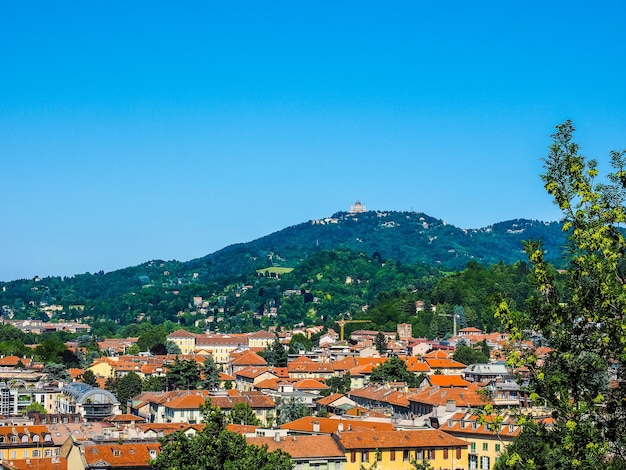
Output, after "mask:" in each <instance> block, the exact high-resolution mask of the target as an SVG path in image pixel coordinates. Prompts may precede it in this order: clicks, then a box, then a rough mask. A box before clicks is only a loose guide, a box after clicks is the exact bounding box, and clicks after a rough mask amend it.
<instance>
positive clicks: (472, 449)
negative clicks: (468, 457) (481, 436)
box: [470, 442, 476, 452]
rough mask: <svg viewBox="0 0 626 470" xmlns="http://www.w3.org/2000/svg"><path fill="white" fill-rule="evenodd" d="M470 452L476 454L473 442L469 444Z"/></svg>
mask: <svg viewBox="0 0 626 470" xmlns="http://www.w3.org/2000/svg"><path fill="white" fill-rule="evenodd" d="M470 452H476V443H475V442H472V443H470Z"/></svg>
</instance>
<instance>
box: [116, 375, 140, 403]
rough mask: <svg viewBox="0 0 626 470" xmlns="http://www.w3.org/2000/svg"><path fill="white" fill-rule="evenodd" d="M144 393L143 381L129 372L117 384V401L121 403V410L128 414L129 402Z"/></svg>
mask: <svg viewBox="0 0 626 470" xmlns="http://www.w3.org/2000/svg"><path fill="white" fill-rule="evenodd" d="M141 391H142V381H141V377H139V376H138V375H137V374H136V373H134V372H132V371H131V372H129V373H128V374H126V375H125V376H124V377H122V378H120V379H119V381H118V383H117V391H116V395H117V399H118V400H119V401H120V408H121V409H122V412H123V413H126V407H127V402H128V400H129V399H131V398H132V397H134V396H135V395H139V394H140V393H141Z"/></svg>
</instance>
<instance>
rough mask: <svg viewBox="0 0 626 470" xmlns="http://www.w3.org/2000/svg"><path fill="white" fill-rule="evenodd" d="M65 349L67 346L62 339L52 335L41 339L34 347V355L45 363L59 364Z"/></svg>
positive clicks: (61, 361)
mask: <svg viewBox="0 0 626 470" xmlns="http://www.w3.org/2000/svg"><path fill="white" fill-rule="evenodd" d="M66 350H67V348H66V347H65V344H64V343H63V341H61V340H60V339H59V338H58V337H57V336H52V337H49V338H48V339H45V340H43V341H42V342H41V344H39V346H37V347H36V348H35V357H37V358H38V359H39V360H40V361H42V362H45V363H48V362H55V363H57V364H61V363H63V359H62V356H63V352H64V351H66Z"/></svg>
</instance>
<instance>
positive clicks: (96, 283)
mask: <svg viewBox="0 0 626 470" xmlns="http://www.w3.org/2000/svg"><path fill="white" fill-rule="evenodd" d="M527 239H541V240H543V242H544V247H545V249H546V254H547V258H548V259H549V260H551V261H553V262H554V263H555V264H556V265H557V266H558V265H560V264H561V261H562V259H563V254H562V250H561V247H562V246H563V244H564V241H565V237H564V234H563V233H562V231H561V225H560V224H558V223H555V222H552V223H544V222H537V221H529V220H512V221H508V222H502V223H498V224H494V225H493V226H490V227H486V228H482V229H472V230H465V229H459V228H457V227H454V226H452V225H449V224H446V223H445V222H443V221H441V220H438V219H435V218H432V217H430V216H427V215H426V214H421V213H416V212H374V211H370V212H364V213H359V214H349V213H345V212H340V213H337V214H334V215H333V216H332V217H329V218H326V219H322V220H312V221H309V222H305V223H302V224H298V225H295V226H292V227H287V228H285V229H283V230H281V231H278V232H276V233H273V234H270V235H267V236H265V237H262V238H259V239H257V240H254V241H252V242H249V243H241V244H236V245H231V246H228V247H226V248H224V249H222V250H219V251H217V252H215V253H212V254H209V255H207V256H204V257H202V258H197V259H193V260H191V261H186V262H180V261H161V260H153V261H149V262H146V263H143V264H141V265H139V266H134V267H128V268H125V269H121V270H117V271H113V272H110V273H103V272H99V273H94V274H90V273H85V274H78V275H76V276H70V277H63V278H61V277H48V278H42V279H38V278H37V279H34V280H15V281H10V282H3V283H0V306H2V310H3V316H4V317H7V316H13V317H14V318H41V319H44V320H47V319H48V317H47V316H46V313H45V312H44V311H43V308H42V307H44V306H46V305H62V306H63V311H62V313H58V314H57V313H55V314H54V315H55V316H54V317H53V318H54V319H66V320H67V319H75V318H81V319H83V320H85V321H88V322H90V323H91V324H92V325H94V326H95V327H96V329H97V332H99V333H100V334H103V335H113V334H121V335H123V334H129V335H130V334H131V333H132V325H134V324H136V323H137V321H138V320H149V321H151V322H152V323H164V322H166V321H169V322H174V323H175V324H176V325H179V326H186V327H193V326H194V325H196V324H197V325H198V327H200V328H204V327H205V326H209V327H210V328H212V329H220V330H221V331H225V330H228V331H230V330H233V331H244V330H250V329H255V328H258V327H259V326H267V325H268V324H269V323H281V324H295V323H299V322H313V321H327V322H331V323H332V321H333V320H334V319H336V318H338V317H339V316H341V315H344V314H346V313H347V312H349V313H351V314H356V315H358V314H359V312H361V310H362V309H363V308H365V307H367V306H372V305H374V306H375V304H376V302H377V299H379V297H380V295H381V294H385V293H386V294H388V293H390V292H405V294H402V295H406V293H407V292H408V293H410V295H409V297H410V300H411V301H413V300H414V298H418V297H419V298H420V299H426V300H428V301H430V300H431V299H432V300H433V301H435V302H443V303H449V304H450V305H452V304H455V303H463V302H465V300H464V298H463V295H461V294H459V289H457V288H456V287H455V286H450V285H446V286H444V287H445V288H444V287H441V286H439V287H438V285H439V282H440V281H439V280H440V279H443V276H444V274H447V275H448V276H447V277H448V278H449V277H450V276H449V274H450V273H454V272H461V271H463V270H464V268H465V267H466V266H467V265H468V263H470V262H471V263H473V266H476V265H481V266H491V265H496V264H502V265H513V264H514V263H516V262H518V261H522V260H524V259H525V254H524V253H523V252H522V241H523V240H527ZM268 268H269V269H268ZM286 268H289V269H286ZM292 268H293V270H292ZM441 282H443V281H441ZM461 290H462V291H463V292H466V291H467V288H465V287H464V288H463V289H461ZM285 292H296V293H297V294H296V295H286V294H285ZM398 295H400V294H398ZM194 297H195V298H196V299H198V298H202V302H203V304H201V305H195V304H194ZM313 299H315V301H314V302H313ZM483 300H484V299H483ZM481 301H482V300H481ZM83 306H84V309H83V308H82V307H83ZM473 308H474V309H475V308H479V309H480V308H481V307H473ZM48 313H49V312H48ZM484 316H485V313H484V312H482V311H481V312H479V313H478V314H476V315H474V317H471V315H470V318H473V319H474V323H475V324H476V326H488V327H493V324H492V322H489V321H487V320H484V318H483V317H484ZM209 320H211V321H209ZM386 323H387V325H389V324H391V323H392V321H387V322H386ZM120 326H128V327H129V328H130V330H124V329H120ZM380 326H381V327H383V325H382V324H381V325H380ZM433 331H435V330H434V329H433Z"/></svg>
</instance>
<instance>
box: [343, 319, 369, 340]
mask: <svg viewBox="0 0 626 470" xmlns="http://www.w3.org/2000/svg"><path fill="white" fill-rule="evenodd" d="M371 322H372V320H337V321H336V322H335V323H337V324H338V325H339V338H340V341H343V336H344V326H345V325H347V324H348V323H371Z"/></svg>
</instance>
